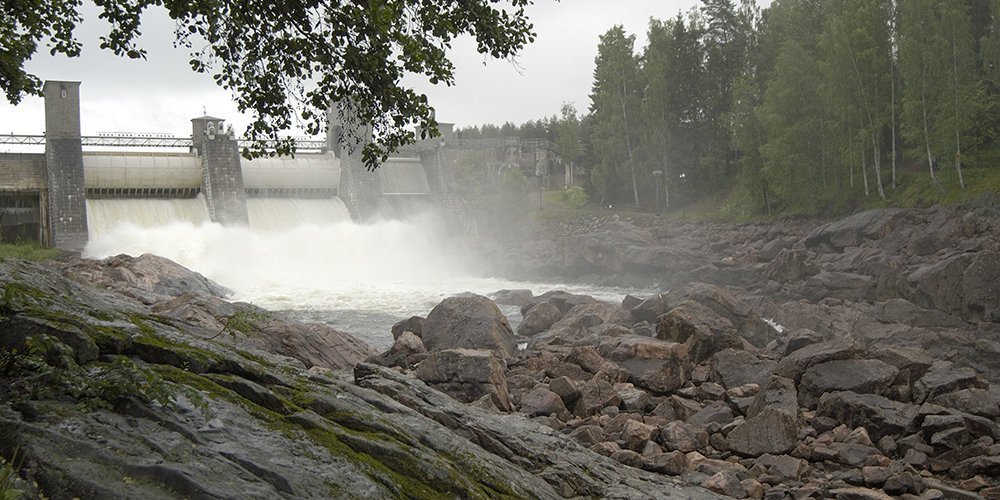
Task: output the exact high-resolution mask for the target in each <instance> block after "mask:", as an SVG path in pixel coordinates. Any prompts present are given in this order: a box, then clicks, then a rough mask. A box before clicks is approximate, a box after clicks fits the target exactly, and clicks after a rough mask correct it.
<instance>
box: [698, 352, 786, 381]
mask: <svg viewBox="0 0 1000 500" xmlns="http://www.w3.org/2000/svg"><path fill="white" fill-rule="evenodd" d="M775 364H776V363H775V362H774V361H770V360H765V359H761V358H760V357H759V356H757V355H755V354H753V353H751V352H749V351H744V350H736V349H725V350H722V351H719V352H718V353H716V354H715V356H713V357H712V373H713V377H714V378H715V380H716V381H718V382H719V383H721V384H722V385H723V386H725V387H726V388H727V389H731V388H733V387H739V386H742V385H746V384H751V383H752V384H761V385H763V384H764V383H766V382H767V379H768V376H769V375H770V373H771V371H772V370H774V367H775Z"/></svg>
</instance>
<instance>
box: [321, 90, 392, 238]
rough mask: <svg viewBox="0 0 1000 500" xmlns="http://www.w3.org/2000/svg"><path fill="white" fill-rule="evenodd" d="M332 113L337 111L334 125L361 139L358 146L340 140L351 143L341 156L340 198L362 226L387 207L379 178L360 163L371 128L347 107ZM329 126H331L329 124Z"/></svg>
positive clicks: (346, 145)
mask: <svg viewBox="0 0 1000 500" xmlns="http://www.w3.org/2000/svg"><path fill="white" fill-rule="evenodd" d="M334 109H335V110H338V111H337V112H336V114H335V116H336V118H337V120H336V122H335V123H339V124H340V126H341V127H343V128H348V127H349V128H351V129H352V130H353V131H354V137H355V138H356V139H360V140H359V141H357V143H354V141H351V139H350V138H349V137H344V138H343V139H342V141H351V142H348V143H346V144H342V149H341V153H340V191H339V195H340V198H341V199H342V200H344V204H345V205H347V210H348V211H350V212H351V217H352V218H353V219H354V220H356V221H362V222H369V221H372V220H375V219H377V218H378V217H379V216H380V215H381V214H382V213H383V211H384V210H385V209H386V207H385V202H384V200H382V178H381V177H380V176H379V175H378V172H374V171H369V170H368V169H367V168H366V167H365V164H364V161H363V160H362V159H361V151H362V150H363V149H364V146H365V145H366V144H369V143H371V140H372V128H371V125H369V124H367V123H360V120H358V118H357V115H356V114H354V113H353V110H352V109H351V107H350V105H346V106H336V105H335V107H334ZM332 113H333V112H332ZM331 123H334V122H333V121H332V120H331ZM331 128H332V127H331ZM345 135H347V134H345Z"/></svg>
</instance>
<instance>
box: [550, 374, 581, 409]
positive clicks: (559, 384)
mask: <svg viewBox="0 0 1000 500" xmlns="http://www.w3.org/2000/svg"><path fill="white" fill-rule="evenodd" d="M549 390H550V391H552V392H554V393H556V394H558V395H559V397H560V398H562V400H563V403H564V404H565V405H566V406H567V407H572V406H573V404H574V403H576V400H577V399H578V398H579V397H580V389H577V387H576V383H575V382H573V380H572V379H570V378H569V377H556V378H554V379H552V380H550V381H549Z"/></svg>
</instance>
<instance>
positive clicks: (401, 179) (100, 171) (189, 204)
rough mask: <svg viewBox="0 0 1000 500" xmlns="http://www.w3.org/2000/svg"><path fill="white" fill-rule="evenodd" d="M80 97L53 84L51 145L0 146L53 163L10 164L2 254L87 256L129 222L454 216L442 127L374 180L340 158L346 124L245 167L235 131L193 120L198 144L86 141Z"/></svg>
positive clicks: (38, 141)
mask: <svg viewBox="0 0 1000 500" xmlns="http://www.w3.org/2000/svg"><path fill="white" fill-rule="evenodd" d="M79 87H80V84H79V83H78V82H60V81H47V82H46V83H45V86H44V97H45V133H44V135H38V136H13V135H11V136H0V143H6V144H29V145H35V146H44V151H45V152H44V153H0V242H4V243H7V242H15V241H21V240H33V241H38V242H41V243H44V244H47V245H50V246H55V247H58V248H61V249H65V250H70V251H80V250H82V249H83V248H84V246H85V245H86V244H87V241H88V239H89V238H92V237H95V236H96V235H99V234H100V233H101V232H102V231H105V230H107V229H108V228H110V227H112V226H114V225H117V224H121V223H122V222H130V223H132V224H134V225H136V226H140V227H143V226H153V225H162V224H165V223H169V222H175V221H180V222H189V223H193V224H199V223H202V222H207V221H212V222H216V223H219V224H222V225H249V226H250V227H251V228H255V229H277V228H280V227H283V226H287V225H288V224H289V223H317V224H320V223H330V222H336V221H340V220H355V221H370V220H375V219H378V218H383V217H397V216H405V214H406V213H407V211H409V210H410V209H411V208H412V207H413V206H415V205H416V204H421V205H426V204H430V203H438V204H443V205H445V206H447V199H448V193H447V190H446V188H445V186H446V185H447V179H446V177H448V174H447V173H446V172H445V171H444V170H445V165H446V164H447V163H448V162H446V161H443V160H442V157H443V156H444V152H443V149H444V146H445V144H447V141H448V140H449V137H450V135H451V126H449V125H447V124H442V126H441V127H440V128H441V130H442V132H443V134H444V138H443V140H442V139H441V138H437V139H434V140H427V141H422V142H420V143H418V144H416V145H414V146H410V147H408V148H406V149H405V150H403V151H402V152H400V153H398V154H397V155H396V156H394V157H391V158H390V159H389V160H388V161H386V162H385V163H383V164H382V165H381V166H380V168H379V169H377V170H376V171H375V172H368V171H367V170H366V169H365V167H364V165H363V163H362V161H361V151H360V147H359V148H356V150H355V151H346V150H344V151H342V150H341V148H340V147H339V141H338V139H339V137H340V135H341V134H342V132H343V130H342V128H341V127H342V125H341V123H343V121H341V120H340V119H339V118H337V117H336V116H331V120H330V126H329V128H328V132H327V137H326V138H322V139H319V140H305V141H297V142H298V152H297V153H296V155H295V157H265V158H258V159H254V160H247V159H245V158H242V157H241V155H240V144H239V143H240V141H239V140H238V139H237V138H236V137H235V136H234V134H233V132H232V127H231V126H229V127H227V126H226V123H225V121H224V120H223V119H220V118H215V117H211V116H202V117H198V118H195V119H193V120H191V124H192V133H191V136H190V137H189V138H174V137H166V136H158V135H150V134H145V135H140V134H131V135H126V134H115V135H111V136H109V135H101V136H83V135H82V134H81V132H80V92H79ZM332 115H335V113H333V114H332ZM345 121H348V120H345ZM348 122H349V121H348ZM108 147H117V148H119V149H123V148H127V149H128V150H115V151H108V150H106V149H107V148H108ZM99 149H105V150H99ZM184 149H186V150H187V151H184Z"/></svg>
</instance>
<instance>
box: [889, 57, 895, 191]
mask: <svg viewBox="0 0 1000 500" xmlns="http://www.w3.org/2000/svg"><path fill="white" fill-rule="evenodd" d="M889 50H890V52H891V51H892V49H889ZM889 70H890V72H889V91H890V95H891V96H892V103H891V105H892V109H891V110H890V111H891V115H892V190H893V191H895V190H896V65H895V64H894V63H893V61H892V58H891V54H890V58H889Z"/></svg>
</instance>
